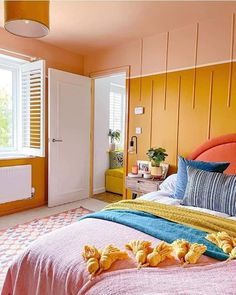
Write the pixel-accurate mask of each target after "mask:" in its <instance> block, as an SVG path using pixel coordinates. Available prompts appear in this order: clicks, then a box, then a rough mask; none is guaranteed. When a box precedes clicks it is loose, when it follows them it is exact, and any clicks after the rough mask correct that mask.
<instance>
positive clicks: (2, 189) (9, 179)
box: [0, 165, 32, 204]
mask: <svg viewBox="0 0 236 295" xmlns="http://www.w3.org/2000/svg"><path fill="white" fill-rule="evenodd" d="M31 179H32V177H31V165H19V166H11V167H1V168H0V204H2V203H7V202H12V201H17V200H23V199H27V198H30V197H31V187H32V183H31V182H32V180H31Z"/></svg>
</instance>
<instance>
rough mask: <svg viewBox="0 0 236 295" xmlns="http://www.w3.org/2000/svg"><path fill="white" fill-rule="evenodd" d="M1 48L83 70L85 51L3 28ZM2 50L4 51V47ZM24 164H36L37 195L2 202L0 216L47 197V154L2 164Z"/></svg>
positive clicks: (62, 67) (59, 66)
mask: <svg viewBox="0 0 236 295" xmlns="http://www.w3.org/2000/svg"><path fill="white" fill-rule="evenodd" d="M0 48H4V49H7V50H12V51H17V52H20V53H23V54H27V55H32V56H35V57H40V58H42V59H45V60H46V65H47V67H51V68H55V69H59V70H64V71H68V72H73V73H76V74H83V57H82V56H81V55H77V54H74V53H71V52H68V51H65V50H63V49H60V48H57V47H55V46H52V45H49V44H46V43H44V42H42V41H39V40H33V39H22V38H19V37H16V36H13V35H10V34H9V33H7V32H5V31H4V30H3V29H0ZM0 53H4V52H1V50H0ZM46 112H47V110H46ZM46 125H47V124H46ZM46 136H47V135H46ZM46 142H47V141H46ZM24 164H31V165H32V171H33V172H32V174H33V175H32V182H33V186H34V187H35V189H36V193H35V196H34V197H33V198H32V199H28V200H24V201H17V202H11V203H6V204H1V205H0V216H1V215H5V214H9V213H13V212H16V211H21V210H25V209H29V208H33V207H37V206H40V205H43V204H45V203H46V201H47V156H46V158H33V159H19V160H0V167H4V166H15V165H24ZM12 185H14V184H12Z"/></svg>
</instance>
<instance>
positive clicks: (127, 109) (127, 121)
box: [89, 66, 130, 199]
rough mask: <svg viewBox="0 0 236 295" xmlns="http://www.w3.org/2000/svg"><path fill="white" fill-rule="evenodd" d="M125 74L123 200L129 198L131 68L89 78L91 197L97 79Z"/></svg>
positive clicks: (91, 75)
mask: <svg viewBox="0 0 236 295" xmlns="http://www.w3.org/2000/svg"><path fill="white" fill-rule="evenodd" d="M118 73H125V76H126V77H125V78H126V89H125V92H126V105H125V136H124V139H125V144H124V177H123V199H126V198H127V190H126V187H125V177H126V175H127V174H128V142H129V134H128V133H129V108H130V66H122V67H117V68H111V69H106V70H102V71H97V72H91V73H90V74H89V77H90V78H91V79H92V81H91V115H90V118H91V120H90V180H89V196H90V197H92V196H93V172H94V115H95V108H94V106H95V79H97V78H102V77H106V76H111V75H113V74H118Z"/></svg>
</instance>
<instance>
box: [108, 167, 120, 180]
mask: <svg viewBox="0 0 236 295" xmlns="http://www.w3.org/2000/svg"><path fill="white" fill-rule="evenodd" d="M105 175H106V176H113V177H117V178H123V176H124V168H123V167H122V168H117V169H107V170H106V172H105Z"/></svg>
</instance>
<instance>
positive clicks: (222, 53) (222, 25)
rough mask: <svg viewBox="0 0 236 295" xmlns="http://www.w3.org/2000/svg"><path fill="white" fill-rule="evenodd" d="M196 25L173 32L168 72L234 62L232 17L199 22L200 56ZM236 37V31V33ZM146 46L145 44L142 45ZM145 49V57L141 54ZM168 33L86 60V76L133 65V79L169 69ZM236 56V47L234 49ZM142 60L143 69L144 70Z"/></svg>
mask: <svg viewBox="0 0 236 295" xmlns="http://www.w3.org/2000/svg"><path fill="white" fill-rule="evenodd" d="M196 26H197V24H190V25H189V26H186V27H182V28H177V29H176V30H173V31H170V32H169V46H168V59H167V68H168V70H175V69H181V68H186V67H193V66H194V64H195V57H197V60H196V61H197V65H204V64H209V63H213V64H214V63H218V62H222V61H228V60H229V59H230V49H231V30H232V18H231V17H224V18H221V19H211V20H206V21H201V22H200V23H199V33H198V46H197V55H195V54H196V51H195V48H196V36H197V34H196ZM235 34H236V30H235ZM142 43H143V44H142ZM142 47H143V54H141V52H142V50H141V48H142ZM166 53H167V32H163V33H162V34H158V35H153V36H150V37H144V38H143V41H142V40H134V41H133V42H130V43H128V44H123V45H120V46H117V47H114V48H110V49H108V50H104V51H99V52H97V53H96V54H91V55H87V56H86V57H85V66H84V73H85V74H86V75H89V74H90V73H91V72H96V71H100V70H104V69H109V68H114V67H119V66H126V65H130V66H131V76H132V77H133V76H139V75H140V74H141V72H142V74H143V75H150V74H153V73H159V72H163V71H165V69H166ZM234 56H236V46H234ZM141 60H142V61H143V62H142V69H141Z"/></svg>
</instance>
